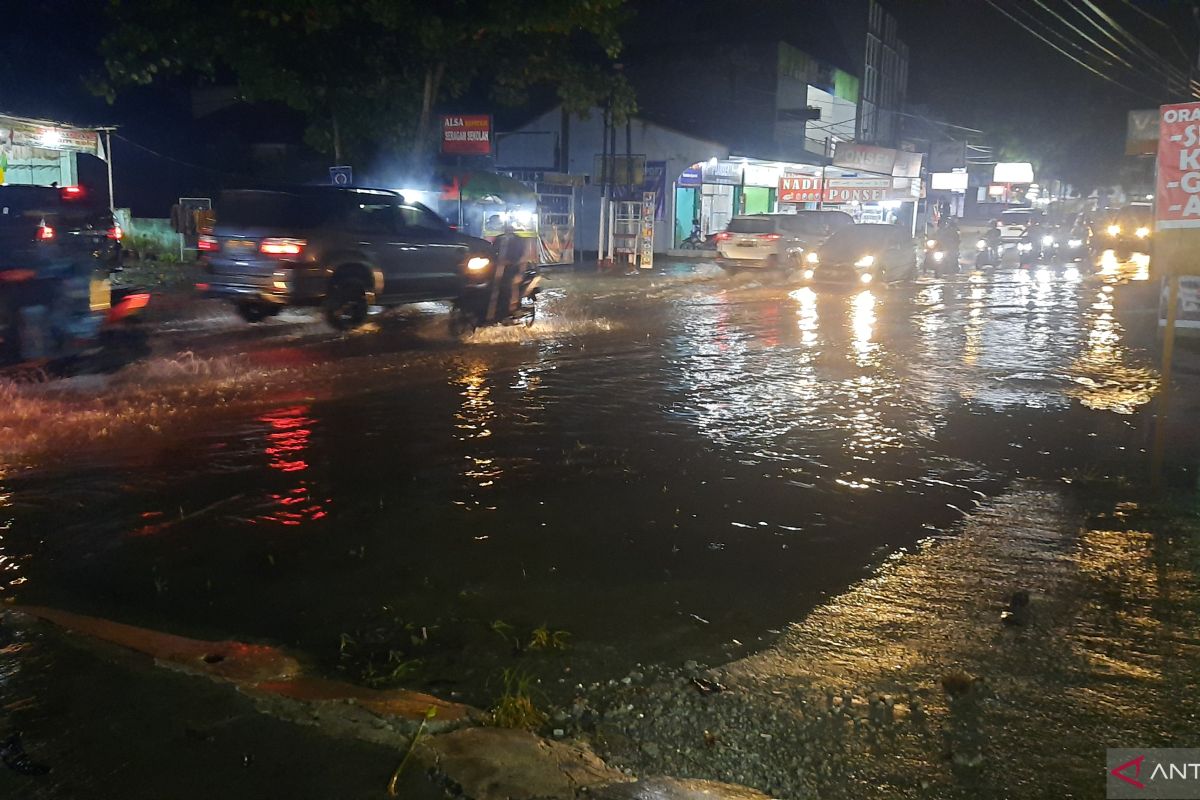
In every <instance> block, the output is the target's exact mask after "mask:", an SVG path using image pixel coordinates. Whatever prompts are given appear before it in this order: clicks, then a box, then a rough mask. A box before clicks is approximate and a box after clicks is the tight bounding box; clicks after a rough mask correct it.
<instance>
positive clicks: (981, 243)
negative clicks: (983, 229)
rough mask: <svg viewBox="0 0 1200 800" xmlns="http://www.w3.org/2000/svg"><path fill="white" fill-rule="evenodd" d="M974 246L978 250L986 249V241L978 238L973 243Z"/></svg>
mask: <svg viewBox="0 0 1200 800" xmlns="http://www.w3.org/2000/svg"><path fill="white" fill-rule="evenodd" d="M975 246H976V247H977V248H979V249H980V250H987V241H986V240H984V239H980V240H979V241H978V242H976V243H975Z"/></svg>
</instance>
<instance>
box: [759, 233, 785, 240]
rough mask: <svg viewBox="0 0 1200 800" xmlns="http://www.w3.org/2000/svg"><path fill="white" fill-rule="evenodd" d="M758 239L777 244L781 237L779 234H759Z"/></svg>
mask: <svg viewBox="0 0 1200 800" xmlns="http://www.w3.org/2000/svg"><path fill="white" fill-rule="evenodd" d="M758 238H760V239H766V240H767V241H770V242H777V241H779V240H780V239H782V238H783V235H782V234H779V233H760V234H759V235H758Z"/></svg>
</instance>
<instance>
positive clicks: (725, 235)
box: [717, 231, 733, 242]
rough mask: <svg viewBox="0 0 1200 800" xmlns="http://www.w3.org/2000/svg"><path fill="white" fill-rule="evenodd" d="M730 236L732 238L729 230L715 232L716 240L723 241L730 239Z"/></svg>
mask: <svg viewBox="0 0 1200 800" xmlns="http://www.w3.org/2000/svg"><path fill="white" fill-rule="evenodd" d="M732 238H733V234H732V233H730V232H729V231H721V232H720V233H718V234H717V241H718V242H724V241H726V240H728V239H732Z"/></svg>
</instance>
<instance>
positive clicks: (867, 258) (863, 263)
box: [854, 256, 875, 267]
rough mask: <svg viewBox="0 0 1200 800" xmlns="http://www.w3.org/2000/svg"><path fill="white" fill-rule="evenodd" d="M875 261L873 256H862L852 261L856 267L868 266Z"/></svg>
mask: <svg viewBox="0 0 1200 800" xmlns="http://www.w3.org/2000/svg"><path fill="white" fill-rule="evenodd" d="M874 263H875V256H863V257H862V258H860V259H859V260H858V261H855V262H854V266H856V267H869V266H872V265H873V264H874Z"/></svg>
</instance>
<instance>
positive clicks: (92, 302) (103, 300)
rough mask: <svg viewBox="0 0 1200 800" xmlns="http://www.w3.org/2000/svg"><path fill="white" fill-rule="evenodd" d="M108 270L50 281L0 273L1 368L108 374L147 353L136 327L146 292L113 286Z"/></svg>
mask: <svg viewBox="0 0 1200 800" xmlns="http://www.w3.org/2000/svg"><path fill="white" fill-rule="evenodd" d="M112 272H113V270H112V269H111V268H109V267H106V266H100V265H98V266H97V267H96V268H95V269H93V270H91V272H90V274H75V275H71V276H54V277H45V276H43V275H39V274H38V273H37V272H36V271H34V270H28V269H11V268H10V269H3V270H0V368H14V367H20V366H26V365H37V366H38V367H39V368H41V369H43V370H46V371H49V372H51V373H53V374H57V375H65V374H73V373H77V372H86V371H100V372H107V371H111V370H114V369H119V368H120V367H121V366H123V365H124V364H125V363H127V362H128V361H129V360H132V359H134V358H140V357H142V356H145V355H147V354H148V353H149V347H148V337H147V335H146V333H145V331H144V330H143V329H142V327H141V325H140V323H141V321H142V320H143V318H144V316H145V313H146V308H147V307H148V306H149V304H150V294H149V292H146V291H145V290H142V289H138V288H133V287H119V288H113V286H112V282H111V276H112Z"/></svg>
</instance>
